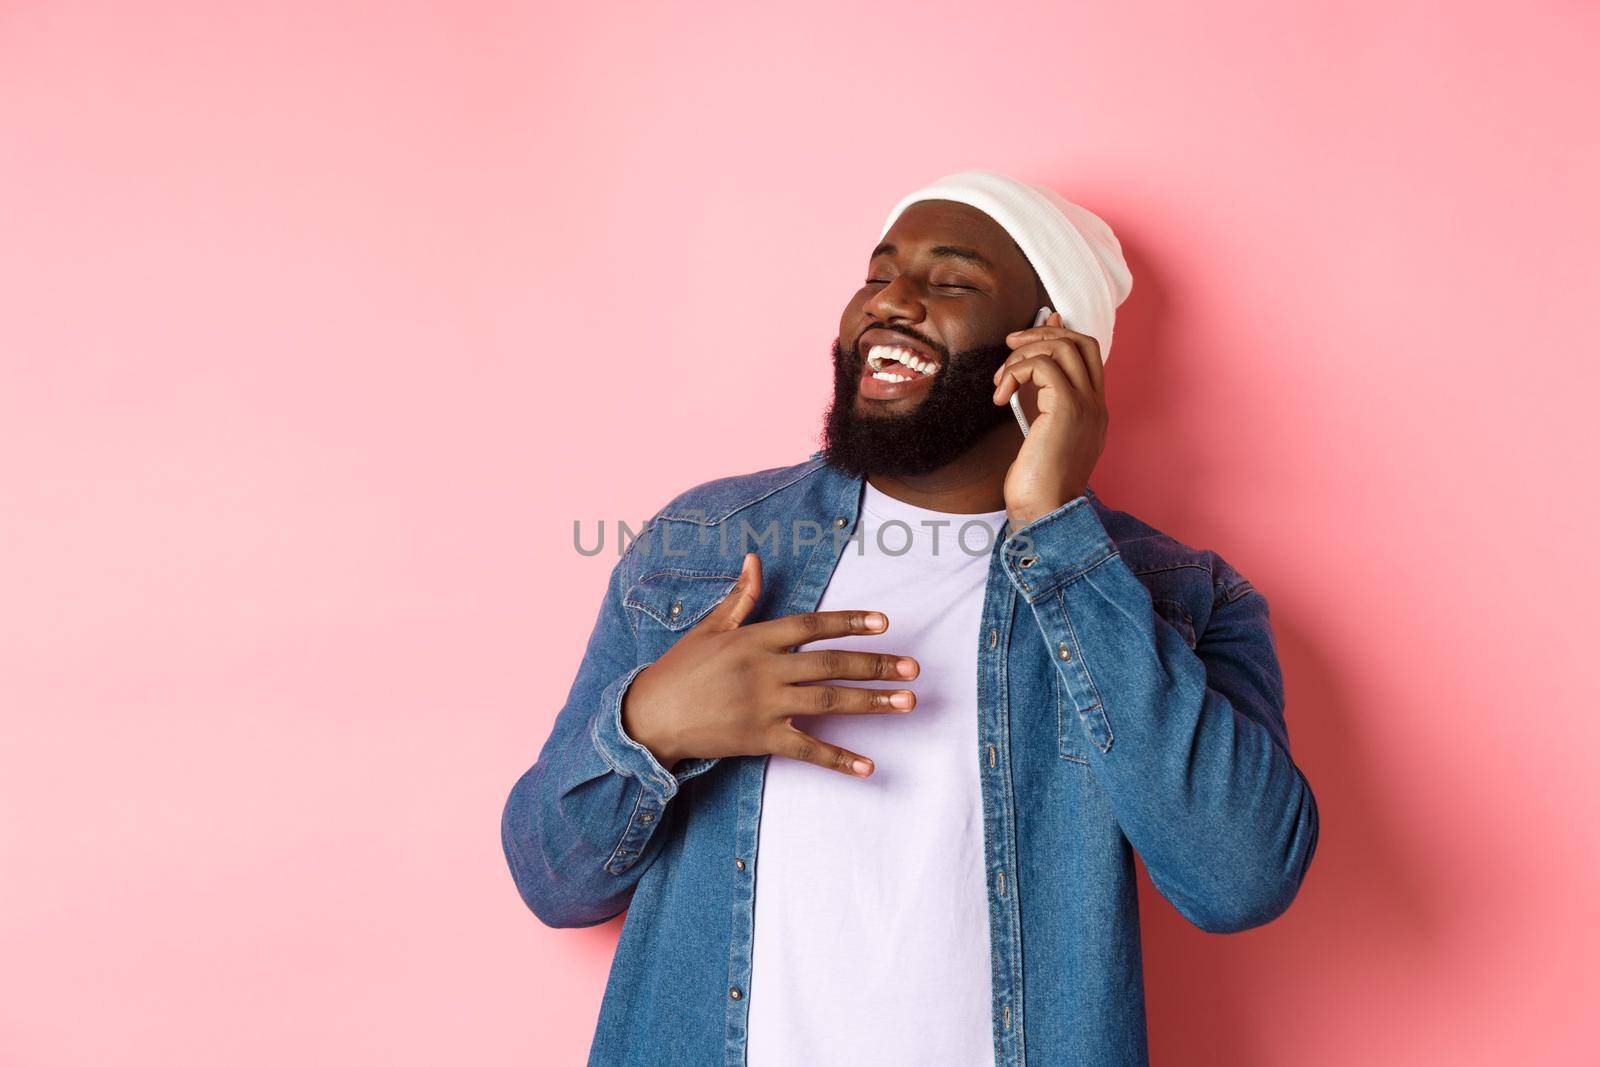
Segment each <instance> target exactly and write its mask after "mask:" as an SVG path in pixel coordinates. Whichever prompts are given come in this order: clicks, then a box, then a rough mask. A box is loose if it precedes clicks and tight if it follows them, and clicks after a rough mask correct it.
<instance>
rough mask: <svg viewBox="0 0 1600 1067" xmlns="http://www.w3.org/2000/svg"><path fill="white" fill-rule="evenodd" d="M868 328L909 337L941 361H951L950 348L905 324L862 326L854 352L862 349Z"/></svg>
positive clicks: (854, 345) (853, 346)
mask: <svg viewBox="0 0 1600 1067" xmlns="http://www.w3.org/2000/svg"><path fill="white" fill-rule="evenodd" d="M868 330H881V331H883V332H884V333H897V334H899V335H900V336H901V337H909V338H911V339H912V340H913V341H916V342H917V343H918V344H920V345H922V346H924V347H925V348H927V350H928V351H930V352H932V353H933V354H934V355H936V356H938V357H939V362H941V363H948V362H949V361H950V349H948V348H946V347H945V346H944V345H942V344H940V343H939V342H937V341H935V340H933V339H932V338H928V337H924V336H922V335H921V334H920V333H917V332H916V331H915V330H908V329H906V328H905V327H904V326H887V325H885V326H877V325H874V326H865V327H863V328H862V330H861V332H860V333H858V334H856V339H855V342H854V343H853V344H852V345H851V346H850V350H851V351H852V352H856V353H859V352H860V351H861V338H862V337H864V336H865V335H866V332H867V331H868Z"/></svg>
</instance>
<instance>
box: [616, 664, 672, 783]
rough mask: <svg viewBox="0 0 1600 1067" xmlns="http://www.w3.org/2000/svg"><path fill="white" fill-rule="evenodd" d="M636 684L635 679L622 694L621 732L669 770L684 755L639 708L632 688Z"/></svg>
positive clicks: (647, 714) (644, 711)
mask: <svg viewBox="0 0 1600 1067" xmlns="http://www.w3.org/2000/svg"><path fill="white" fill-rule="evenodd" d="M637 684H638V681H637V679H636V680H635V683H634V685H632V686H629V687H628V691H627V692H626V693H624V694H623V695H622V732H623V733H624V734H626V735H628V737H629V738H630V739H632V740H633V741H635V742H637V743H638V744H641V745H643V746H644V747H645V748H647V749H649V750H650V755H652V756H654V757H655V759H656V762H657V763H659V764H661V766H662V767H664V768H666V769H667V770H668V771H670V770H672V768H673V766H674V765H675V764H676V763H678V762H679V761H680V760H682V759H684V758H685V757H684V755H683V754H682V753H681V752H679V751H677V749H676V748H675V747H674V746H673V745H672V743H671V741H670V739H669V738H668V737H667V736H665V734H664V732H663V731H660V730H658V729H657V724H656V723H655V722H653V721H652V719H651V716H650V715H649V713H648V711H647V710H645V709H643V708H641V705H640V702H639V701H638V700H637V699H635V693H634V689H635V687H636V686H637ZM641 712H643V713H642V714H641Z"/></svg>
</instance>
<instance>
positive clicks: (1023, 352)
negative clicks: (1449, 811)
mask: <svg viewBox="0 0 1600 1067" xmlns="http://www.w3.org/2000/svg"><path fill="white" fill-rule="evenodd" d="M1039 357H1044V358H1046V359H1050V360H1052V361H1054V362H1055V364H1056V366H1058V367H1060V368H1061V371H1062V373H1063V374H1065V375H1066V376H1067V380H1068V381H1070V382H1071V383H1072V384H1073V386H1074V387H1075V388H1076V389H1077V390H1078V391H1079V392H1082V393H1084V394H1090V393H1095V392H1097V390H1096V389H1095V388H1094V380H1093V379H1092V378H1091V377H1090V375H1089V369H1088V367H1087V366H1086V364H1085V362H1084V358H1083V354H1082V353H1081V352H1079V351H1078V348H1077V346H1076V345H1075V344H1073V343H1070V342H1066V341H1041V342H1038V343H1037V344H1032V345H1029V346H1028V347H1026V348H1021V349H1018V350H1017V351H1016V352H1013V353H1012V354H1011V356H1010V357H1009V358H1008V359H1007V360H1006V362H1005V363H1004V364H1002V365H1001V367H1000V369H999V370H998V371H996V372H995V383H996V388H998V386H999V383H1000V378H1001V376H1002V375H1004V374H1005V373H1006V370H1007V368H1009V367H1011V366H1012V365H1013V364H1015V363H1020V362H1022V361H1023V360H1025V359H1035V358H1039ZM1050 384H1054V383H1053V382H1052V383H1050ZM997 402H999V401H997Z"/></svg>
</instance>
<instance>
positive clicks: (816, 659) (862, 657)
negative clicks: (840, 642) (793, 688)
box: [783, 648, 920, 682]
mask: <svg viewBox="0 0 1600 1067" xmlns="http://www.w3.org/2000/svg"><path fill="white" fill-rule="evenodd" d="M785 659H786V660H787V661H788V662H787V663H785V664H784V669H783V678H784V680H785V681H788V682H823V681H827V680H829V679H832V678H839V679H844V680H848V681H856V682H897V681H901V680H904V679H908V678H915V677H916V676H917V673H918V671H919V670H920V667H919V666H918V664H917V661H916V660H914V659H912V658H911V657H910V656H896V655H892V654H889V653H881V652H847V651H845V650H844V649H842V648H823V649H818V650H817V651H815V652H797V653H795V654H794V655H792V656H787V657H785Z"/></svg>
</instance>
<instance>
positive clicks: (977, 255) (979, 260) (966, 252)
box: [872, 241, 994, 271]
mask: <svg viewBox="0 0 1600 1067" xmlns="http://www.w3.org/2000/svg"><path fill="white" fill-rule="evenodd" d="M896 251H898V250H897V249H896V248H895V246H894V245H892V244H890V243H889V242H888V241H885V242H883V243H882V244H881V245H879V246H878V247H877V248H874V249H873V250H872V258H873V259H877V258H878V257H879V256H892V255H894V254H895V252H896ZM928 253H929V254H930V255H932V256H935V257H937V258H939V259H964V260H966V261H967V262H968V263H976V264H977V265H978V266H980V267H983V268H984V269H985V270H989V271H993V270H994V264H993V263H990V262H989V260H988V259H987V258H986V257H985V256H984V255H983V253H981V252H979V251H978V250H977V249H976V248H960V247H957V246H956V245H934V246H933V247H932V248H930V249H928Z"/></svg>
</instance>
